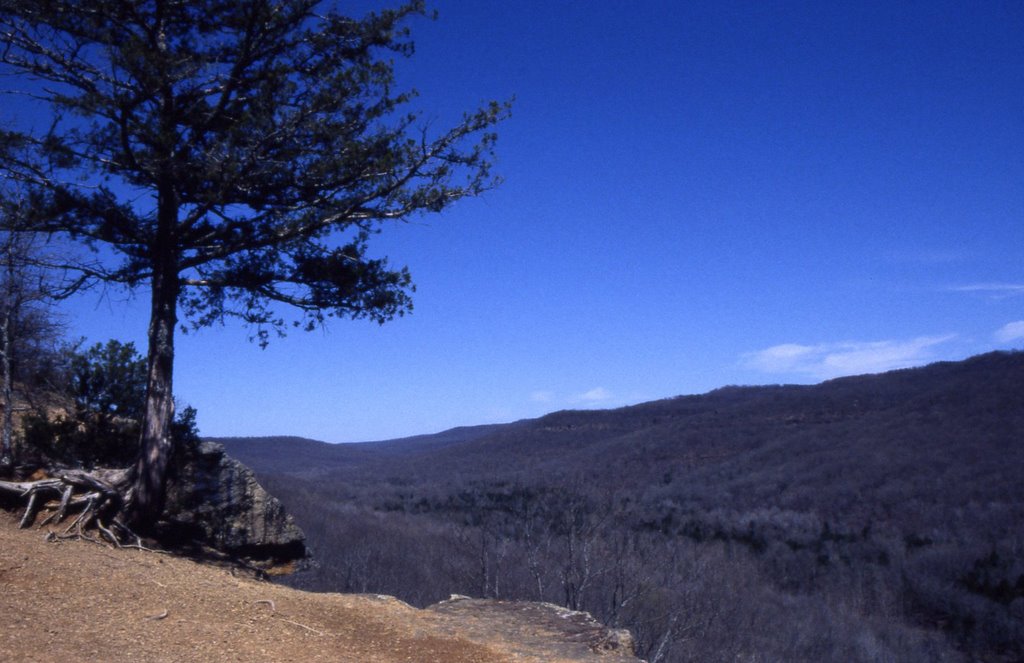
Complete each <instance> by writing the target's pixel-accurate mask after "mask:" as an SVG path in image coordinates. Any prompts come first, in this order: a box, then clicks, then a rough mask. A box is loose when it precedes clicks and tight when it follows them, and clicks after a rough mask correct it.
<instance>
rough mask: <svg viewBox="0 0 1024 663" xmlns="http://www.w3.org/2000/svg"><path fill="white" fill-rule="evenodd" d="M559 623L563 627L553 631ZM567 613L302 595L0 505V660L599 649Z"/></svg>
mask: <svg viewBox="0 0 1024 663" xmlns="http://www.w3.org/2000/svg"><path fill="white" fill-rule="evenodd" d="M563 623H564V624H566V625H567V626H566V627H564V628H563V627H562V626H561V625H562V624H563ZM598 631H599V629H598V630H595V629H594V628H593V626H592V625H589V626H588V625H587V624H586V620H585V619H582V618H581V617H580V615H579V613H568V612H567V611H558V610H557V609H554V608H552V607H550V606H541V605H538V604H515V603H499V602H481V601H453V602H446V603H442V604H439V605H438V606H434V607H433V608H429V609H427V610H417V609H415V608H412V607H410V606H409V605H407V604H405V603H403V602H401V601H399V600H397V599H395V598H392V597H387V596H372V595H351V594H313V593H308V592H300V591H297V590H293V589H290V588H287V587H282V586H279V585H273V584H270V583H267V582H263V581H258V580H254V579H251V578H248V577H242V576H240V575H238V574H236V573H233V572H232V571H231V570H230V569H226V568H219V567H215V566H208V565H203V564H198V563H196V562H192V561H189V560H186V559H181V558H176V557H173V556H170V555H163V554H158V553H154V552H146V551H141V550H131V549H120V550H115V549H112V548H108V547H106V546H102V545H98V544H93V543H88V542H84V541H64V542H53V541H46V540H45V532H44V531H41V530H39V529H28V530H19V529H17V520H16V518H15V516H14V515H12V514H10V513H8V512H5V511H2V510H0V660H2V661H4V662H5V663H7V662H14V661H85V660H89V661H111V662H116V661H133V662H140V663H141V662H145V661H204V662H206V661H211V662H214V661H245V662H249V661H274V662H277V661H281V662H285V661H303V662H305V661H342V662H346V661H352V662H359V663H363V662H367V663H371V662H381V663H383V662H388V663H390V662H397V661H411V662H417V663H419V662H423V663H462V662H464V663H492V662H493V663H498V662H504V661H521V662H523V663H527V662H536V663H541V662H544V663H559V662H561V663H570V662H577V661H635V660H636V659H635V658H633V657H632V656H631V655H629V654H628V653H627V652H626V651H623V650H622V649H621V648H620V649H617V650H615V651H611V652H604V653H601V652H599V650H600V649H601V648H602V647H604V646H607V645H608V644H609V643H608V640H607V638H605V637H604V635H607V631H604V632H603V633H604V635H602V634H601V633H599V632H598Z"/></svg>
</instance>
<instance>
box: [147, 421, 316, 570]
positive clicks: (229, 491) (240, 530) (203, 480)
mask: <svg viewBox="0 0 1024 663" xmlns="http://www.w3.org/2000/svg"><path fill="white" fill-rule="evenodd" d="M163 521H165V523H162V525H164V524H165V525H166V527H165V528H164V529H165V531H167V532H169V533H171V535H172V536H174V537H175V538H176V539H178V540H179V541H181V542H183V543H190V542H195V543H200V544H202V545H206V546H209V547H212V548H214V549H216V550H218V551H220V552H223V553H225V554H227V555H230V556H232V557H237V558H240V559H243V560H245V561H247V562H248V563H250V564H252V565H254V566H257V567H258V568H261V569H264V570H266V571H267V572H269V573H288V572H291V571H293V570H295V568H296V563H298V562H301V561H303V560H305V559H306V558H307V557H308V551H307V548H306V543H305V539H306V537H305V535H304V534H303V532H302V530H301V529H299V527H298V526H297V525H296V524H295V522H294V521H293V520H292V517H291V516H290V515H288V514H287V513H286V512H285V510H284V506H283V505H282V504H281V502H280V501H278V500H277V498H275V497H273V496H272V495H270V494H269V493H268V492H267V491H266V490H264V489H263V487H262V486H260V484H259V483H258V482H257V481H256V476H255V475H254V474H253V472H252V470H250V469H249V468H248V467H246V466H245V465H242V464H241V463H240V462H238V461H236V460H235V459H233V458H231V457H229V456H228V455H227V454H226V453H225V451H224V447H223V446H221V445H220V444H217V443H215V442H205V441H204V442H200V443H198V444H196V445H188V446H186V447H185V448H184V449H182V450H181V451H180V452H179V453H177V454H176V456H175V458H174V459H173V461H172V464H171V468H170V471H169V473H168V482H167V502H166V507H165V511H164V516H163Z"/></svg>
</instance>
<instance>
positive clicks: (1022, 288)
mask: <svg viewBox="0 0 1024 663" xmlns="http://www.w3.org/2000/svg"><path fill="white" fill-rule="evenodd" d="M950 290H952V291H953V292H974V293H980V294H983V295H989V296H990V297H997V298H1003V297H1013V296H1015V295H1024V283H971V284H969V285H960V286H954V287H952V288H950Z"/></svg>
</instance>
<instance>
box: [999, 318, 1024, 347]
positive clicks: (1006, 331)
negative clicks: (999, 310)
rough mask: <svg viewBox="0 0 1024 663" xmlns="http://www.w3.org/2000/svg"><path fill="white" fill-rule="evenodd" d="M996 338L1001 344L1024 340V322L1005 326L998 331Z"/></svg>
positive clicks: (1019, 321) (1020, 321)
mask: <svg viewBox="0 0 1024 663" xmlns="http://www.w3.org/2000/svg"><path fill="white" fill-rule="evenodd" d="M994 336H995V338H996V340H997V341H999V342H1000V343H1010V342H1012V341H1019V340H1021V339H1024V320H1018V321H1016V322H1010V323H1007V324H1005V325H1003V326H1002V327H1000V328H999V330H998V331H996V333H995V334H994Z"/></svg>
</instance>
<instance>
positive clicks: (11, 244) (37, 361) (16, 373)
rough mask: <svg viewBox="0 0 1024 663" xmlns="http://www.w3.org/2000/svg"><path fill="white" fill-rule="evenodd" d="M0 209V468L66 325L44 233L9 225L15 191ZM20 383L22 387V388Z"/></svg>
mask: <svg viewBox="0 0 1024 663" xmlns="http://www.w3.org/2000/svg"><path fill="white" fill-rule="evenodd" d="M3 202H4V204H3V206H2V209H0V214H2V218H3V223H2V224H0V398H2V400H3V416H2V423H0V472H5V471H9V470H10V468H11V467H12V465H13V463H14V460H15V459H14V445H13V437H14V411H15V409H16V408H17V407H18V403H19V400H27V399H28V396H29V394H30V390H31V389H33V388H38V389H41V390H46V389H47V388H48V386H49V385H47V384H45V382H46V378H47V377H48V376H49V375H50V374H51V373H52V369H53V366H52V364H53V359H54V358H55V355H56V350H55V341H56V339H57V338H58V337H59V336H60V335H61V333H62V328H61V325H60V324H59V322H58V320H57V318H56V316H55V314H54V312H53V310H52V308H51V305H52V298H53V294H54V291H55V290H56V289H57V283H56V281H55V280H54V277H53V275H52V274H51V273H50V272H48V271H47V270H46V269H45V268H44V267H42V266H41V263H43V262H45V261H44V259H43V257H42V255H43V254H42V251H41V248H40V244H41V240H40V238H39V237H36V236H33V235H28V234H24V233H16V232H11V231H9V230H4V229H3V228H7V227H9V226H10V222H11V220H12V219H13V217H14V216H16V215H17V214H18V213H19V206H18V201H17V199H16V198H14V197H6V198H4V201H3ZM18 387H21V389H20V394H19V389H18Z"/></svg>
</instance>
